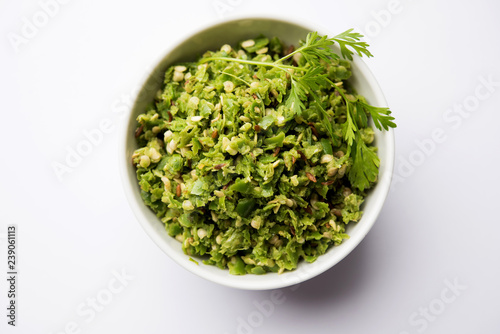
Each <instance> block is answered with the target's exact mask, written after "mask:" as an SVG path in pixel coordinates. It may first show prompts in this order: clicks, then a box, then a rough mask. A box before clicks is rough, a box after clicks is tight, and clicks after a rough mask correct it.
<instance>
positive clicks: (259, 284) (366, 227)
mask: <svg viewBox="0 0 500 334" xmlns="http://www.w3.org/2000/svg"><path fill="white" fill-rule="evenodd" d="M242 20H270V21H278V22H281V23H284V24H290V25H295V26H298V27H301V28H304V29H305V30H307V31H318V32H319V33H320V34H328V33H329V32H330V31H329V29H327V28H325V27H323V26H321V25H320V24H318V23H316V22H314V23H313V22H311V21H308V20H304V19H303V18H300V19H299V18H297V17H296V18H293V17H292V18H290V17H289V16H288V17H287V18H284V17H282V16H279V15H274V14H273V15H271V14H262V15H261V14H259V15H234V16H231V17H229V18H227V19H222V20H217V22H215V23H214V22H209V23H206V24H203V25H201V26H200V27H199V28H198V29H195V30H194V31H191V32H190V33H188V34H185V35H183V36H182V37H181V38H177V39H176V40H173V41H172V42H171V43H169V45H168V47H167V48H165V49H164V50H162V52H161V53H160V54H159V56H158V57H157V58H156V59H155V62H154V63H152V64H153V66H152V67H149V70H148V72H147V73H145V74H143V75H142V79H141V80H140V81H139V83H140V86H138V87H140V89H138V90H137V93H136V94H135V96H134V100H133V103H132V105H131V106H129V108H128V110H127V111H126V113H125V114H124V117H123V119H122V121H121V123H120V125H119V140H118V146H119V147H118V152H119V156H118V158H119V169H120V176H121V181H122V186H123V189H124V192H125V197H126V198H127V201H128V203H129V206H130V208H131V209H132V212H133V213H134V215H135V217H136V219H137V220H138V221H139V223H140V225H141V226H142V228H143V230H144V231H145V232H146V234H147V235H148V236H149V237H150V238H151V239H152V240H153V242H154V243H155V244H156V245H157V246H158V247H159V248H160V249H161V250H162V251H163V252H164V253H166V254H167V255H168V256H169V257H170V258H171V259H173V260H174V262H176V263H177V264H178V265H180V266H181V267H183V268H185V269H186V270H188V271H189V272H191V273H193V274H195V275H197V276H200V277H202V278H204V279H207V280H209V281H211V282H214V283H218V284H221V285H225V286H228V287H232V288H239V289H246V290H268V289H276V288H284V287H287V286H291V285H294V284H298V283H301V282H304V281H306V280H308V279H311V278H313V277H316V276H318V275H320V274H321V273H323V272H325V271H327V270H328V269H330V268H332V267H334V266H335V265H336V264H337V263H339V262H340V261H342V260H343V259H344V258H345V257H346V256H347V255H349V254H350V253H351V252H352V251H353V250H354V249H355V248H356V247H357V246H358V245H359V243H360V242H361V241H362V240H363V239H364V238H365V236H366V235H367V233H368V232H369V231H370V230H371V228H372V227H373V225H374V223H375V221H376V219H377V217H378V216H379V214H380V212H381V210H382V208H383V205H384V202H385V200H386V198H387V196H388V194H389V190H390V185H391V179H392V176H393V170H394V159H395V138H394V130H393V129H391V128H389V131H384V141H385V142H386V147H385V150H384V151H385V155H386V159H385V160H384V162H385V163H386V164H387V165H386V172H385V175H384V178H380V179H379V181H378V183H377V185H376V187H374V189H373V190H377V192H378V194H377V196H376V197H375V198H373V199H372V200H371V201H372V202H375V204H373V206H374V207H375V208H374V209H373V210H372V211H370V217H367V218H365V214H363V218H365V219H363V218H362V219H361V220H360V222H363V225H362V226H361V228H360V231H358V233H357V234H356V235H355V236H354V237H353V236H351V235H350V239H349V243H348V245H347V246H344V248H343V251H342V252H336V253H335V254H333V256H330V257H327V258H326V259H325V260H324V261H321V262H318V260H317V261H316V262H314V263H306V264H303V265H305V266H306V267H305V268H307V270H301V269H300V267H299V268H297V269H296V270H295V271H290V272H286V273H284V274H282V275H277V274H273V273H268V274H266V275H260V276H257V275H253V276H257V277H266V276H271V275H276V276H272V277H273V278H274V277H276V279H267V280H266V279H262V280H245V279H241V278H242V277H247V276H248V275H245V276H235V275H230V274H229V273H227V275H230V276H227V275H226V276H225V277H224V276H222V275H217V274H212V273H211V272H210V271H205V270H199V269H198V268H199V266H196V265H193V263H192V262H191V261H186V260H187V259H189V256H188V255H186V254H184V253H182V252H172V251H171V249H170V248H169V247H168V246H167V245H166V244H165V242H164V240H163V237H162V236H161V235H159V234H158V233H157V231H156V230H155V229H154V228H153V227H152V225H151V222H150V221H149V219H148V218H147V217H146V216H145V214H144V212H143V211H144V209H147V210H150V209H149V208H148V207H146V206H145V205H144V204H143V202H142V201H141V202H140V203H139V202H138V201H137V200H136V197H134V191H137V187H138V185H137V182H135V183H132V182H130V179H129V176H128V170H129V169H130V168H132V167H133V166H132V164H130V163H129V160H130V159H129V158H128V154H127V142H128V137H129V136H130V133H129V132H128V129H129V126H130V123H131V122H135V118H133V117H132V115H133V111H134V110H135V109H136V105H137V104H138V103H139V98H140V94H141V92H142V91H143V90H144V88H145V86H146V84H147V83H148V80H149V79H150V78H151V77H152V76H153V75H154V73H155V70H156V69H157V68H158V66H160V65H161V63H162V62H163V61H164V59H166V58H168V57H169V56H170V54H171V53H172V52H173V51H174V50H175V49H176V48H178V47H179V46H180V45H181V44H182V43H184V42H185V41H187V40H189V39H191V38H193V37H195V36H196V35H198V34H200V33H202V32H204V31H206V30H209V29H213V28H215V27H217V26H221V25H226V24H231V23H236V22H238V21H242ZM353 56H354V57H353V58H354V59H353V61H352V62H353V63H355V65H356V67H357V68H358V69H359V71H360V72H362V73H363V75H364V76H365V79H366V80H368V82H367V85H368V86H369V87H370V88H371V89H372V91H373V94H374V95H375V96H376V99H377V100H378V103H377V105H384V106H387V101H386V99H385V97H384V95H383V93H382V90H381V87H380V85H379V84H378V82H377V81H376V79H375V77H374V76H373V74H372V72H371V71H370V69H369V68H368V66H367V65H366V64H365V63H364V61H363V60H362V59H361V58H360V57H358V56H357V55H353ZM134 174H135V170H134ZM134 188H135V189H134ZM360 222H358V224H359V223H360ZM325 255H326V254H324V255H323V256H325ZM320 258H321V257H320ZM200 266H205V265H204V264H200ZM217 270H220V271H222V270H221V269H219V268H217ZM299 270H301V272H300V273H299V272H298V271H299ZM304 271H305V273H304ZM294 272H297V274H295V275H294ZM286 275H289V276H290V277H283V276H286ZM280 277H281V278H282V279H280ZM285 278H286V279H285Z"/></svg>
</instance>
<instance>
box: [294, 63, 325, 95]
mask: <svg viewBox="0 0 500 334" xmlns="http://www.w3.org/2000/svg"><path fill="white" fill-rule="evenodd" d="M324 72H325V69H324V68H323V67H321V66H315V67H311V68H309V69H308V70H307V71H306V73H304V75H303V76H302V77H300V78H299V81H300V83H301V84H302V85H303V86H305V87H308V90H309V91H311V90H312V91H316V90H319V89H321V88H322V87H325V86H326V84H327V81H326V76H327V75H326V73H324Z"/></svg>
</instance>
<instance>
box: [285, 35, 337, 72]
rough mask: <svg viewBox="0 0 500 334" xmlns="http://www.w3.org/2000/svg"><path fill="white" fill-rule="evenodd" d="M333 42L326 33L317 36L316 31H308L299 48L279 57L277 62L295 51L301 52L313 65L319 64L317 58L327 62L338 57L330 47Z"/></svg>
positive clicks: (290, 55)
mask: <svg viewBox="0 0 500 334" xmlns="http://www.w3.org/2000/svg"><path fill="white" fill-rule="evenodd" d="M333 43H334V42H333V40H331V39H329V38H328V36H326V35H325V36H319V35H318V33H317V32H316V31H315V32H310V33H308V34H307V37H306V41H305V42H301V46H300V48H298V49H297V50H295V51H293V52H291V53H289V54H288V55H286V56H284V57H283V58H281V59H279V60H278V61H277V62H278V63H280V62H283V61H284V60H285V59H288V58H290V57H292V56H293V55H294V54H296V53H301V54H302V56H303V57H304V58H305V59H306V60H307V62H308V63H310V64H313V65H317V64H319V59H323V60H325V61H327V62H329V61H330V60H331V59H339V56H338V55H337V54H336V53H335V52H333V50H332V49H331V46H332V45H333Z"/></svg>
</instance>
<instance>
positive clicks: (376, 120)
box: [357, 101, 396, 130]
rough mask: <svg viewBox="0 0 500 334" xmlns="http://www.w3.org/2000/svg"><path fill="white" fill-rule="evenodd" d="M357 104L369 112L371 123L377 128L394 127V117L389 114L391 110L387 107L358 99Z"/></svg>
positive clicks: (387, 128) (386, 128)
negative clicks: (372, 104) (375, 105)
mask: <svg viewBox="0 0 500 334" xmlns="http://www.w3.org/2000/svg"><path fill="white" fill-rule="evenodd" d="M357 104H358V105H359V106H361V107H362V108H363V109H364V110H365V111H366V112H368V113H370V115H371V116H372V119H373V124H375V126H376V127H377V129H379V130H382V128H384V130H389V128H395V127H396V124H395V123H394V122H393V120H394V117H392V116H390V115H391V111H390V110H389V108H387V107H374V106H371V105H369V104H367V103H364V102H361V101H358V102H357Z"/></svg>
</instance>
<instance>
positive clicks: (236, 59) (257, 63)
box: [200, 57, 306, 71]
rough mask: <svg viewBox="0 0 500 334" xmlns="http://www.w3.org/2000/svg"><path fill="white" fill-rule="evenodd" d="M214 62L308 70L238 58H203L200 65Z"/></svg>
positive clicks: (300, 68)
mask: <svg viewBox="0 0 500 334" xmlns="http://www.w3.org/2000/svg"><path fill="white" fill-rule="evenodd" d="M212 60H224V61H232V62H236V63H241V64H248V65H257V66H269V67H275V68H279V69H280V70H283V71H284V70H285V69H294V70H301V71H305V70H306V69H305V68H303V67H297V66H289V65H282V64H277V63H266V62H263V61H256V60H245V59H238V58H231V57H208V58H202V59H201V60H200V63H202V64H203V63H206V62H209V61H212Z"/></svg>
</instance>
